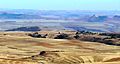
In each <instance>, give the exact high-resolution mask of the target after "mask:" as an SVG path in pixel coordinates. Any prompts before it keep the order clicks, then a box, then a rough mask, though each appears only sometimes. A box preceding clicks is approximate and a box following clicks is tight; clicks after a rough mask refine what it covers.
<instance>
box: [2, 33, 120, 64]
mask: <svg viewBox="0 0 120 64" xmlns="http://www.w3.org/2000/svg"><path fill="white" fill-rule="evenodd" d="M42 52H44V53H42ZM119 63H120V47H119V46H113V45H106V44H102V43H97V42H87V41H79V40H74V39H73V40H66V39H50V38H32V37H29V36H27V35H26V33H25V32H1V33H0V64H119Z"/></svg>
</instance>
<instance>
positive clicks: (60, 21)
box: [0, 9, 120, 32]
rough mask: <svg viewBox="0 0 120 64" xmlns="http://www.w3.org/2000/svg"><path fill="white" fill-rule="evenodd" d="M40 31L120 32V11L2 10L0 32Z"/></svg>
mask: <svg viewBox="0 0 120 64" xmlns="http://www.w3.org/2000/svg"><path fill="white" fill-rule="evenodd" d="M11 19H12V20H11ZM13 19H14V20H13ZM33 19H34V20H33ZM19 21H23V22H19ZM36 21H37V22H36ZM41 21H42V22H41ZM35 26H36V27H35ZM38 27H39V28H38ZM34 29H35V30H34ZM39 29H41V30H53V29H57V30H63V29H71V30H85V31H87V30H88V31H95V32H120V11H66V10H56V11H55V10H54V11H53V10H50V11H47V10H22V9H18V10H0V31H39Z"/></svg>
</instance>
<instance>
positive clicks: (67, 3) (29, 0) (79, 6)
mask: <svg viewBox="0 0 120 64" xmlns="http://www.w3.org/2000/svg"><path fill="white" fill-rule="evenodd" d="M0 8H1V9H39V10H120V0H0Z"/></svg>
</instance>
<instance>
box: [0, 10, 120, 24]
mask: <svg viewBox="0 0 120 64" xmlns="http://www.w3.org/2000/svg"><path fill="white" fill-rule="evenodd" d="M0 19H46V20H73V21H89V22H102V21H106V20H111V19H112V20H120V11H65V10H58V11H57V10H56V11H46V10H22V9H20V10H19V9H18V10H1V11H0Z"/></svg>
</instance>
